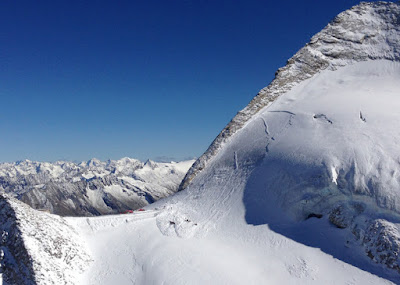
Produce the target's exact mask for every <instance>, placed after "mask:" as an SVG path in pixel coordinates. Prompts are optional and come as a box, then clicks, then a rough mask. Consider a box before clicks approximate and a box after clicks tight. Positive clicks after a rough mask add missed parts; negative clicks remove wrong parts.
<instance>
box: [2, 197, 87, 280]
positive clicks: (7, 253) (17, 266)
mask: <svg viewBox="0 0 400 285" xmlns="http://www.w3.org/2000/svg"><path fill="white" fill-rule="evenodd" d="M0 231H1V235H2V236H1V241H0V281H1V278H2V279H3V281H4V283H5V284H9V285H20V284H43V285H50V284H54V285H56V284H57V285H58V284H68V285H73V284H77V280H76V278H77V277H78V276H79V274H80V273H82V272H83V271H84V270H85V269H87V267H88V265H89V263H90V261H91V258H90V255H89V253H88V252H87V250H86V245H85V242H84V241H83V240H82V238H81V237H80V236H79V234H78V233H77V232H76V230H75V229H74V228H73V227H72V226H71V225H69V224H68V223H67V222H66V221H65V220H64V219H63V218H61V217H59V216H55V215H51V214H47V213H41V212H38V211H36V210H34V209H32V208H30V207H29V206H27V205H26V204H24V203H21V202H20V201H18V200H15V199H14V198H11V197H9V196H7V195H5V194H0Z"/></svg>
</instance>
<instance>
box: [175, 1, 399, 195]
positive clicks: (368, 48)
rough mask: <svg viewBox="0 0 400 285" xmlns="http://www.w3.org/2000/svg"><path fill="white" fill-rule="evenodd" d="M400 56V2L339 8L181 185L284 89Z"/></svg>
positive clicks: (252, 101)
mask: <svg viewBox="0 0 400 285" xmlns="http://www.w3.org/2000/svg"><path fill="white" fill-rule="evenodd" d="M379 59H387V60H392V61H399V59H400V5H399V4H397V3H391V2H383V1H380V2H361V4H359V5H357V6H354V7H352V8H351V9H349V10H346V11H344V12H342V13H340V14H339V15H338V16H336V18H335V19H334V20H333V21H332V22H330V23H329V24H328V25H327V26H326V27H325V28H324V29H323V30H322V31H321V32H319V33H317V34H316V35H315V36H313V37H312V38H311V40H310V42H309V43H308V44H306V45H305V47H303V48H302V49H300V50H299V51H298V52H297V53H296V54H295V55H294V56H293V57H292V58H290V59H289V60H288V62H287V64H286V66H285V67H282V68H280V69H278V71H277V72H276V74H275V79H274V80H273V81H272V82H271V83H270V84H269V85H268V86H267V87H265V88H263V89H262V90H261V91H260V92H259V93H258V95H257V96H255V97H254V98H253V99H252V100H251V101H250V103H249V104H248V105H247V106H246V107H245V108H244V109H243V110H241V111H239V112H238V113H237V115H236V116H235V117H234V118H233V119H232V120H231V122H229V123H228V125H227V126H226V127H225V128H224V129H223V130H222V131H221V133H220V134H219V135H218V136H217V137H216V138H215V140H214V141H213V142H212V143H211V145H210V146H209V148H208V149H207V150H206V152H205V153H204V154H203V155H202V156H201V157H199V158H198V159H197V161H196V162H195V163H194V164H193V166H192V167H191V168H190V169H189V171H188V172H187V174H186V176H185V178H184V179H183V181H182V183H181V184H180V186H179V190H183V189H185V188H186V187H187V186H188V185H189V184H190V182H191V181H192V180H193V178H194V177H195V176H196V175H197V174H198V173H199V172H200V171H202V170H203V169H204V167H205V166H206V165H207V164H208V163H209V161H210V160H211V159H212V158H214V157H215V156H216V154H217V153H218V152H219V150H220V149H221V148H222V146H223V145H224V144H225V143H226V142H227V141H228V140H229V139H230V138H231V137H232V136H233V135H234V134H235V133H237V131H238V130H240V129H241V128H242V127H243V126H244V125H245V124H246V122H248V121H249V119H250V118H252V117H253V116H254V115H255V114H256V113H258V112H259V111H260V110H261V109H263V108H264V107H266V106H268V105H270V104H272V103H273V102H274V101H275V100H276V99H277V98H278V97H279V96H280V95H282V94H284V93H286V92H288V91H289V90H291V89H292V88H293V87H294V86H296V85H298V84H299V83H300V82H302V81H304V80H306V79H309V78H311V77H313V76H314V75H315V74H317V73H319V72H320V71H322V70H324V69H330V70H336V69H337V68H338V67H341V66H346V65H349V64H352V63H355V62H360V61H367V60H379Z"/></svg>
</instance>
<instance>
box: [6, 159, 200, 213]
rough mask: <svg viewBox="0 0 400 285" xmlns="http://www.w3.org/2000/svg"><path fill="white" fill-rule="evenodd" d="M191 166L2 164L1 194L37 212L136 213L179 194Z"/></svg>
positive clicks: (96, 162) (132, 162) (114, 162)
mask: <svg viewBox="0 0 400 285" xmlns="http://www.w3.org/2000/svg"><path fill="white" fill-rule="evenodd" d="M192 164H193V161H183V162H178V163H176V162H170V163H160V162H153V161H150V160H149V161H147V162H145V163H143V162H141V161H139V160H136V159H131V158H122V159H120V160H109V161H107V162H102V161H99V160H97V159H92V160H89V161H88V162H82V163H79V164H77V163H73V162H65V161H58V162H55V163H48V162H34V161H29V160H25V161H20V162H16V163H2V164H0V191H1V189H2V191H4V192H6V193H9V194H12V195H14V196H15V197H17V198H18V199H19V200H22V201H24V202H25V203H27V204H29V205H30V206H32V207H33V208H35V209H47V210H49V211H50V212H52V213H55V214H59V215H72V216H82V215H84V216H92V215H100V214H110V213H119V212H122V211H125V210H127V209H137V208H140V207H143V206H145V205H147V204H149V203H152V202H154V201H156V200H158V199H160V198H164V197H166V196H168V195H171V194H173V193H175V192H176V190H177V188H178V185H179V183H180V182H181V180H182V178H183V176H184V175H185V173H186V171H187V170H188V168H189V167H190V166H191V165H192Z"/></svg>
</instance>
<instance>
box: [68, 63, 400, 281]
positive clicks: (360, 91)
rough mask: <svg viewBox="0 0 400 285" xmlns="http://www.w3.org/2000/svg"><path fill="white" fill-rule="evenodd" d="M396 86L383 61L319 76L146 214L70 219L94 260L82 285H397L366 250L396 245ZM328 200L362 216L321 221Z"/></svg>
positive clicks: (399, 87) (398, 67)
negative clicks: (344, 221) (387, 242)
mask: <svg viewBox="0 0 400 285" xmlns="http://www.w3.org/2000/svg"><path fill="white" fill-rule="evenodd" d="M399 79H400V63H398V62H393V61H388V60H375V61H365V62H359V63H354V64H351V65H348V66H345V67H341V68H338V69H337V70H336V71H332V70H325V71H322V72H320V73H318V74H317V75H315V76H314V77H313V78H311V79H308V80H305V81H304V82H302V83H300V84H298V85H297V86H296V87H294V88H293V89H292V90H291V91H289V92H287V93H286V94H284V95H282V96H281V97H280V98H278V100H276V101H275V102H274V104H272V105H270V106H268V107H266V108H264V109H263V110H261V111H260V112H259V113H258V114H257V115H256V116H254V117H253V118H252V119H250V120H249V121H248V122H247V123H246V125H245V126H244V127H243V128H242V129H241V130H240V131H238V132H237V133H236V134H235V136H234V137H232V139H230V140H228V141H227V142H226V144H225V145H224V147H223V148H222V149H221V151H220V152H219V153H218V154H217V155H216V156H215V158H213V159H212V160H211V162H210V164H209V165H208V166H207V168H206V169H204V170H203V171H202V172H200V173H199V175H197V176H196V177H195V179H194V180H193V181H192V183H191V184H190V185H189V187H188V188H187V189H186V190H184V191H182V192H178V193H177V194H176V195H174V196H172V197H169V198H166V199H164V200H161V201H158V202H157V203H155V204H152V205H150V206H148V207H147V211H150V212H149V213H150V214H148V215H147V216H145V217H143V218H141V217H140V215H141V214H142V213H139V212H136V213H134V214H128V215H120V216H110V217H107V218H106V219H103V220H101V221H102V222H101V223H98V222H97V220H92V218H88V219H87V220H82V219H73V218H72V219H70V220H69V221H70V222H71V223H72V224H74V225H75V226H76V227H78V231H80V232H83V233H84V235H85V238H86V241H87V244H89V247H90V251H91V252H92V253H93V255H92V258H93V259H94V262H93V264H92V266H91V267H90V269H89V270H88V271H87V272H86V273H85V274H84V275H83V276H82V281H81V282H82V284H115V282H117V283H118V284H189V283H190V284H243V283H245V284H396V283H399V282H400V276H399V273H398V271H397V269H396V266H395V265H394V266H392V267H390V266H389V265H388V264H386V263H385V262H386V261H387V260H386V261H382V260H379V258H378V254H376V252H378V253H382V249H379V248H378V247H376V244H379V242H378V241H379V239H380V238H381V239H382V238H383V239H386V238H385V236H388V237H390V238H391V239H392V240H394V241H393V244H392V246H393V245H396V244H397V242H398V241H399V240H400V239H399V237H400V235H399V231H398V226H399V224H397V223H398V222H399V221H400V219H399V215H398V213H399V208H398V205H399V200H398V199H399V197H400V195H399V193H398V191H399V187H398V186H399V180H400V176H399V173H400V160H399V159H400V157H399V155H398V154H399V153H400V133H399V131H398V129H397V127H396V124H395V122H398V121H399V120H400V111H399V110H400V98H399V95H398V94H400V80H399ZM360 111H361V112H362V118H363V119H365V121H364V120H363V119H362V118H361V117H360ZM337 205H345V206H346V207H350V206H348V205H355V206H354V207H355V208H357V207H356V206H358V207H359V208H360V209H361V210H360V213H359V215H358V214H357V215H358V216H357V215H356V214H355V216H354V217H352V216H349V214H348V215H347V216H346V217H347V218H348V219H349V224H350V225H349V226H348V228H347V229H340V228H338V227H335V226H333V225H332V224H331V223H330V222H329V220H330V219H331V218H330V213H332V211H333V210H334V209H335V207H336V206H337ZM156 208H157V210H156ZM310 214H321V215H322V218H321V219H317V218H315V217H313V216H311V218H309V219H307V217H309V215H310ZM154 215H155V217H154ZM361 220H363V221H361ZM364 220H365V221H364ZM381 221H382V222H381ZM376 223H378V224H376ZM93 224H95V226H93ZM375 224H376V225H375ZM384 227H386V228H387V229H389V230H388V231H387V233H389V234H388V235H386V233H385V232H383V233H382V231H381V232H380V234H382V235H383V236H382V235H381V236H378V235H376V232H377V231H376V230H375V229H381V228H384ZM358 229H360V231H361V233H362V234H363V237H362V238H360V237H356V236H355V235H356V234H355V233H353V232H356V231H357V230H358ZM380 244H381V245H382V243H380ZM371 248H372V249H374V250H375V251H373V250H372V251H371V254H373V255H374V254H375V256H374V257H373V258H372V257H368V254H367V249H368V250H369V249H371ZM105 249H106V250H105ZM391 252H392V253H394V252H395V251H394V249H392V251H391ZM388 254H390V252H389V253H388ZM392 265H393V264H392Z"/></svg>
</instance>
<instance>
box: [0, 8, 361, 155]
mask: <svg viewBox="0 0 400 285" xmlns="http://www.w3.org/2000/svg"><path fill="white" fill-rule="evenodd" d="M358 3H359V2H358V1H350V0H335V1H321V0H313V1H312V0H305V1H292V0H287V1H249V0H247V1H232V0H231V1H220V0H213V1H211V0H197V1H188V0H182V1H178V0H168V1H165V0H160V1H153V0H149V1H2V2H1V4H0V25H1V29H0V39H1V43H2V44H1V46H0V99H1V112H0V133H1V136H0V161H3V162H4V161H15V160H22V159H30V160H39V161H54V160H59V159H66V160H78V161H80V160H87V159H90V158H92V157H96V158H99V159H102V160H105V159H109V158H110V159H118V158H121V157H124V156H129V157H135V158H139V159H142V160H145V159H147V158H151V159H155V158H158V157H163V156H166V157H172V158H175V159H177V160H179V159H184V158H187V157H197V156H199V155H201V154H202V153H203V152H204V151H205V150H206V148H207V147H208V146H209V144H210V143H211V142H212V140H213V139H214V138H215V137H216V136H217V134H218V133H219V132H220V131H221V130H222V128H223V127H224V126H225V125H226V124H227V123H228V122H229V121H230V119H231V118H232V117H233V116H234V115H235V114H236V113H237V112H238V111H239V110H240V109H242V108H244V107H245V106H246V105H247V103H248V102H249V101H250V100H251V99H252V98H253V97H254V96H255V95H256V94H257V92H258V91H259V90H260V89H261V88H263V87H265V86H266V85H268V84H269V82H270V81H271V80H272V79H273V76H274V73H275V71H276V70H277V69H278V68H279V67H281V66H283V65H285V62H286V60H287V59H288V58H290V57H291V56H292V55H293V54H294V53H295V52H296V51H297V50H298V49H300V48H301V47H302V46H303V45H304V44H305V43H307V42H308V40H309V39H310V37H311V36H312V35H313V34H315V33H317V32H318V31H320V30H321V29H322V28H323V27H324V26H325V25H326V24H327V23H328V22H329V21H330V20H331V19H333V17H334V16H335V15H336V14H338V13H339V12H341V11H343V10H345V9H347V8H350V7H351V6H353V5H355V4H358Z"/></svg>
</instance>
